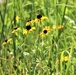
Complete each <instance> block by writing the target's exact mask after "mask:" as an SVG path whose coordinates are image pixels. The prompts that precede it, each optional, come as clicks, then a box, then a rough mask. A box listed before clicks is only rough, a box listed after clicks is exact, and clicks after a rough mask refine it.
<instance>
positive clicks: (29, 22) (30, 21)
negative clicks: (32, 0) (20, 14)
mask: <svg viewBox="0 0 76 75" xmlns="http://www.w3.org/2000/svg"><path fill="white" fill-rule="evenodd" d="M33 22H34V20H30V19H29V20H28V21H27V23H26V26H27V25H30V24H31V23H33Z"/></svg>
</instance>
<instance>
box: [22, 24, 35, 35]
mask: <svg viewBox="0 0 76 75" xmlns="http://www.w3.org/2000/svg"><path fill="white" fill-rule="evenodd" d="M35 29H36V28H35V27H32V26H31V25H27V26H26V29H25V30H24V31H23V34H27V33H29V32H31V31H33V30H35Z"/></svg>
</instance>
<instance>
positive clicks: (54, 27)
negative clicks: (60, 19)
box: [52, 25, 64, 29]
mask: <svg viewBox="0 0 76 75" xmlns="http://www.w3.org/2000/svg"><path fill="white" fill-rule="evenodd" d="M63 27H64V26H62V25H59V26H58V29H62V28H63ZM56 28H57V26H56V25H53V27H52V29H56Z"/></svg>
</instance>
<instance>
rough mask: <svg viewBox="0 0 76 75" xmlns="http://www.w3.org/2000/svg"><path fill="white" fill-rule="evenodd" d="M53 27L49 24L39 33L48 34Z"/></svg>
mask: <svg viewBox="0 0 76 75" xmlns="http://www.w3.org/2000/svg"><path fill="white" fill-rule="evenodd" d="M50 31H51V29H50V27H49V26H46V27H45V28H43V29H42V32H41V33H40V34H39V37H40V36H44V35H48V34H49V33H50Z"/></svg>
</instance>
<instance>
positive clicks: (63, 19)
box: [61, 0, 68, 24]
mask: <svg viewBox="0 0 76 75" xmlns="http://www.w3.org/2000/svg"><path fill="white" fill-rule="evenodd" d="M67 3H68V0H66V3H65V7H64V11H63V16H62V22H61V24H63V22H64V16H65V11H66V8H67V6H66V5H67Z"/></svg>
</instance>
